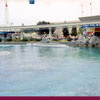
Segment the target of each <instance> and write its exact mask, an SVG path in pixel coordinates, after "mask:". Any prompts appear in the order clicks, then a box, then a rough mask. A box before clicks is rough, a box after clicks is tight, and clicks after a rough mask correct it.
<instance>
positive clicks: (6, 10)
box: [5, 0, 8, 25]
mask: <svg viewBox="0 0 100 100" xmlns="http://www.w3.org/2000/svg"><path fill="white" fill-rule="evenodd" d="M5 24H6V25H8V4H7V0H5Z"/></svg>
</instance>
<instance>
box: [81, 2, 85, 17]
mask: <svg viewBox="0 0 100 100" xmlns="http://www.w3.org/2000/svg"><path fill="white" fill-rule="evenodd" d="M81 7H82V17H83V13H84V11H83V3H82V4H81Z"/></svg>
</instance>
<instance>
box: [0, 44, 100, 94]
mask: <svg viewBox="0 0 100 100" xmlns="http://www.w3.org/2000/svg"><path fill="white" fill-rule="evenodd" d="M0 96H100V48H85V47H83V48H80V47H66V48H54V47H50V48H49V47H34V46H32V45H11V46H10V45H4V46H3V45H1V46H0Z"/></svg>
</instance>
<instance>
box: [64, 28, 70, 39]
mask: <svg viewBox="0 0 100 100" xmlns="http://www.w3.org/2000/svg"><path fill="white" fill-rule="evenodd" d="M63 35H64V37H65V38H66V37H67V36H69V31H68V28H67V27H65V28H63Z"/></svg>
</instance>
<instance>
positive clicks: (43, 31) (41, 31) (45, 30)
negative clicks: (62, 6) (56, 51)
mask: <svg viewBox="0 0 100 100" xmlns="http://www.w3.org/2000/svg"><path fill="white" fill-rule="evenodd" d="M47 24H50V22H46V21H39V22H38V23H37V25H47ZM38 32H39V34H44V33H46V34H49V28H40V29H39V31H38Z"/></svg>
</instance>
